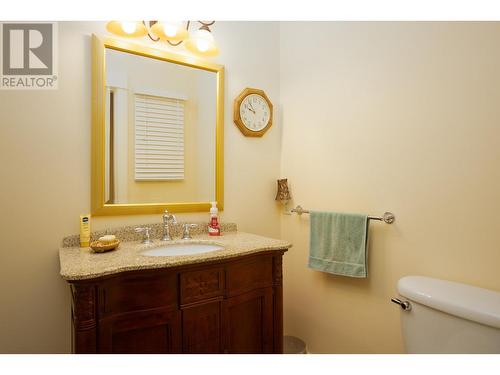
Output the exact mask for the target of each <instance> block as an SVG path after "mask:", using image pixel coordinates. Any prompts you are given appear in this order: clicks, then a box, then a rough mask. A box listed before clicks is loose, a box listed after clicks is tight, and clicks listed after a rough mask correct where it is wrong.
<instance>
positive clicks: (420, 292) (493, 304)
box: [398, 276, 500, 328]
mask: <svg viewBox="0 0 500 375" xmlns="http://www.w3.org/2000/svg"><path fill="white" fill-rule="evenodd" d="M398 292H399V294H400V295H401V296H404V297H406V298H408V299H409V300H411V301H414V302H417V303H420V304H422V305H425V306H429V307H432V308H434V309H436V310H440V311H443V312H445V313H448V314H451V315H455V316H458V317H461V318H464V319H469V320H472V321H474V322H477V323H481V324H486V325H488V326H492V327H495V328H500V293H499V292H495V291H493V290H488V289H483V288H478V287H475V286H471V285H466V284H461V283H456V282H452V281H446V280H439V279H433V278H430V277H424V276H406V277H403V278H401V279H400V280H399V281H398Z"/></svg>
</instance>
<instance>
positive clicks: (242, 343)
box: [69, 249, 286, 353]
mask: <svg viewBox="0 0 500 375" xmlns="http://www.w3.org/2000/svg"><path fill="white" fill-rule="evenodd" d="M285 251H286V250H285V249H283V250H278V251H276V250H273V251H268V252H261V253H257V254H252V255H247V256H241V257H237V258H233V259H228V260H224V261H217V262H210V263H201V264H197V265H187V266H180V267H175V268H163V269H155V270H141V271H128V272H123V273H120V274H115V275H109V276H105V277H100V278H96V279H90V280H75V281H69V282H70V284H71V291H72V321H73V352H74V353H282V351H283V293H282V265H281V262H282V255H283V253H284V252H285Z"/></svg>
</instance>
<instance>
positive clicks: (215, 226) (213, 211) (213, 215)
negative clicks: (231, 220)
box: [208, 202, 220, 236]
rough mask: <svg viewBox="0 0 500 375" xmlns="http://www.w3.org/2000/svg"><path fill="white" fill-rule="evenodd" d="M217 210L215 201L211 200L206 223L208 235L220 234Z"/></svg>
mask: <svg viewBox="0 0 500 375" xmlns="http://www.w3.org/2000/svg"><path fill="white" fill-rule="evenodd" d="M218 213H219V210H218V209H217V202H212V207H211V208H210V223H208V234H209V235H210V236H220V225H219V219H218V218H217V214H218Z"/></svg>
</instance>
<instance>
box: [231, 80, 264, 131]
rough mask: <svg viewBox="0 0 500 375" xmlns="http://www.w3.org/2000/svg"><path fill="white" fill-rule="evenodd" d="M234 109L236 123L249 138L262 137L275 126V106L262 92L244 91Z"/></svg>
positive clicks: (255, 90) (249, 89) (235, 101)
mask: <svg viewBox="0 0 500 375" xmlns="http://www.w3.org/2000/svg"><path fill="white" fill-rule="evenodd" d="M233 109H234V111H233V120H234V123H235V124H236V126H237V127H238V128H239V129H240V130H241V132H242V133H243V134H244V135H245V136H247V137H262V136H263V135H264V134H265V132H267V131H268V130H269V128H270V127H271V126H272V124H273V104H272V103H271V101H270V100H269V98H268V97H267V95H266V93H265V92H264V91H262V90H259V89H252V88H246V89H244V90H243V91H242V92H241V94H240V95H239V96H238V97H237V98H236V99H234V108H233Z"/></svg>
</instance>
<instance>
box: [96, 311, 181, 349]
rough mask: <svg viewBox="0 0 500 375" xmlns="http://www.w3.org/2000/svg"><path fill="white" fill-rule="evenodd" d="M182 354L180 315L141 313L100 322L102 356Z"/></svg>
mask: <svg viewBox="0 0 500 375" xmlns="http://www.w3.org/2000/svg"><path fill="white" fill-rule="evenodd" d="M180 351H181V316H180V311H165V310H156V311H151V310H149V311H140V312H133V313H127V314H123V315H120V316H115V317H110V318H105V319H102V320H101V321H100V322H99V352H100V353H116V354H118V353H121V354H159V353H180Z"/></svg>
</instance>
